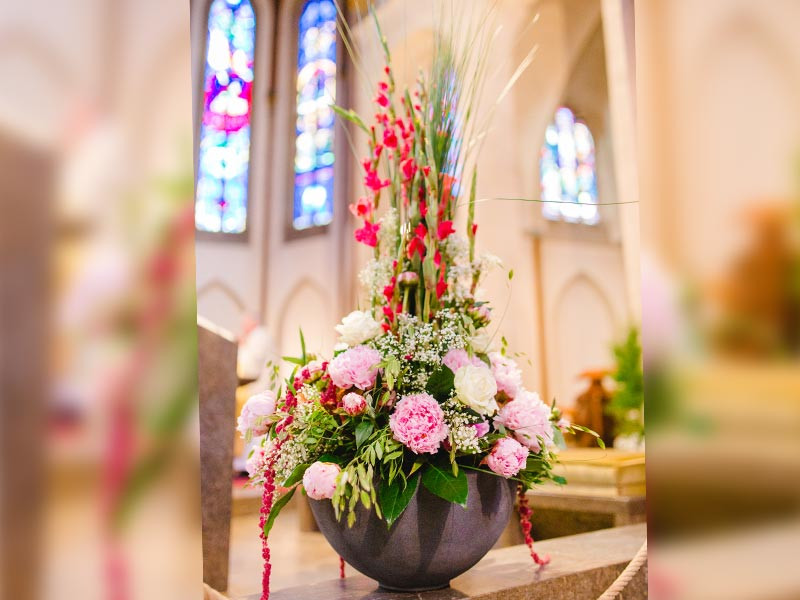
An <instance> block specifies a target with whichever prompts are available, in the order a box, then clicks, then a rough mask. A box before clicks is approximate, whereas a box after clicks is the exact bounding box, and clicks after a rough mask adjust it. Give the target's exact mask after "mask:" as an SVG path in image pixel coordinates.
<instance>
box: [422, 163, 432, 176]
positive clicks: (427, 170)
mask: <svg viewBox="0 0 800 600" xmlns="http://www.w3.org/2000/svg"><path fill="white" fill-rule="evenodd" d="M422 172H423V173H425V177H427V176H428V174H429V173H430V172H431V168H430V167H429V166H428V165H425V166H424V167H422Z"/></svg>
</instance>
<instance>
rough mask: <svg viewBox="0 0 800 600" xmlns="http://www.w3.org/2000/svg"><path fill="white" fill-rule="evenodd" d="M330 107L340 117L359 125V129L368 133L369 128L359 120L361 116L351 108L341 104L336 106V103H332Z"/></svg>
mask: <svg viewBox="0 0 800 600" xmlns="http://www.w3.org/2000/svg"><path fill="white" fill-rule="evenodd" d="M331 108H332V109H333V112H335V113H336V114H337V115H339V116H340V117H342V118H343V119H345V120H347V121H350V122H351V123H354V124H355V125H357V126H358V127H359V129H362V130H363V131H364V133H366V134H369V129H367V126H366V125H365V124H364V121H362V120H361V117H359V116H358V114H357V113H356V112H355V111H354V110H353V109H350V110H346V109H344V108H342V107H341V106H337V105H336V104H332V105H331Z"/></svg>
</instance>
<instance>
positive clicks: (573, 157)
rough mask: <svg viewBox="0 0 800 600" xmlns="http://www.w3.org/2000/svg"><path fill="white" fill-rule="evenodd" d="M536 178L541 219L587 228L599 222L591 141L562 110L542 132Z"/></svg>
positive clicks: (570, 114)
mask: <svg viewBox="0 0 800 600" xmlns="http://www.w3.org/2000/svg"><path fill="white" fill-rule="evenodd" d="M539 176H540V183H541V187H542V200H544V201H545V203H544V204H543V205H542V214H544V216H545V217H547V218H548V219H553V220H564V221H570V222H573V223H578V222H580V223H586V224H588V225H594V224H596V223H597V222H598V221H599V220H600V214H599V213H598V211H597V176H596V173H595V157H594V139H593V138H592V133H591V132H590V131H589V128H588V127H587V126H586V124H585V123H583V122H581V121H577V120H576V119H575V114H574V113H573V112H572V111H571V110H570V109H568V108H566V107H563V106H562V107H560V108H559V109H558V110H557V111H556V115H555V119H554V120H553V122H552V123H551V124H550V125H548V126H547V129H546V130H545V135H544V145H543V146H542V151H541V154H540V158H539Z"/></svg>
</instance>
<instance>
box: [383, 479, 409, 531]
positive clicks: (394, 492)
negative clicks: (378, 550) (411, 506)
mask: <svg viewBox="0 0 800 600" xmlns="http://www.w3.org/2000/svg"><path fill="white" fill-rule="evenodd" d="M418 484H419V475H416V476H414V477H409V478H408V481H407V482H406V484H405V487H404V486H403V481H402V480H401V479H395V480H394V481H393V482H392V483H389V484H387V483H385V482H382V483H381V486H380V489H379V490H378V498H379V500H380V506H381V510H382V511H383V516H384V518H385V519H386V524H387V525H388V526H389V527H391V526H392V523H394V522H395V521H396V520H397V518H398V517H399V516H400V515H402V514H403V511H404V510H405V509H406V507H407V506H408V503H409V502H411V498H413V497H414V492H416V491H417V486H418Z"/></svg>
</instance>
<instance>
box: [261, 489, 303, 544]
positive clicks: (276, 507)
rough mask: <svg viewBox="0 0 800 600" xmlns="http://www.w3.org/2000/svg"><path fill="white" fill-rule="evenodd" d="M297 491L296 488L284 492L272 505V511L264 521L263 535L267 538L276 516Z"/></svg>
mask: <svg viewBox="0 0 800 600" xmlns="http://www.w3.org/2000/svg"><path fill="white" fill-rule="evenodd" d="M295 490H297V487H296V486H295V487H293V488H292V489H290V490H289V491H288V492H286V493H285V494H284V495H283V496H281V497H280V498H278V500H277V501H276V502H274V503H273V505H272V510H270V511H269V517H267V520H266V521H264V535H266V536H268V535H269V532H270V530H271V529H272V525H273V524H274V523H275V519H277V518H278V514H279V513H280V512H281V510H282V509H283V507H284V506H286V505H287V504H288V503H289V500H291V499H292V496H294V492H295Z"/></svg>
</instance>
